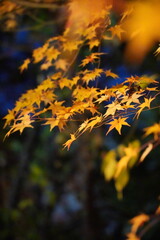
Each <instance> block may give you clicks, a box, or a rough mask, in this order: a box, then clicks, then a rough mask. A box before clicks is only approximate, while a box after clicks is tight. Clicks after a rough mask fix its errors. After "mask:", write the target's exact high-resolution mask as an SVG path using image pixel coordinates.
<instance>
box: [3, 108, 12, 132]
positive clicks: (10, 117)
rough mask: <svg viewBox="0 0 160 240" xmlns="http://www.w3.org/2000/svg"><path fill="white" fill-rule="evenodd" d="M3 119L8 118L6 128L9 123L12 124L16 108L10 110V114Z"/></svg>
mask: <svg viewBox="0 0 160 240" xmlns="http://www.w3.org/2000/svg"><path fill="white" fill-rule="evenodd" d="M3 119H5V120H6V121H5V124H4V128H5V127H6V126H7V125H10V123H11V122H12V121H13V120H14V119H15V112H14V109H12V110H8V114H7V115H6V116H5V117H4V118H3Z"/></svg>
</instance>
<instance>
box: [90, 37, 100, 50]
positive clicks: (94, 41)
mask: <svg viewBox="0 0 160 240" xmlns="http://www.w3.org/2000/svg"><path fill="white" fill-rule="evenodd" d="M88 45H89V49H90V50H92V48H94V47H98V46H99V45H100V40H99V39H97V38H95V39H91V40H90V41H89V42H88Z"/></svg>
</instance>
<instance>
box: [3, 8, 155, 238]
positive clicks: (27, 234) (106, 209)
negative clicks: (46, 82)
mask: <svg viewBox="0 0 160 240" xmlns="http://www.w3.org/2000/svg"><path fill="white" fill-rule="evenodd" d="M6 19H8V18H6ZM6 19H5V18H1V28H0V84H1V88H0V114H1V122H0V125H1V135H0V138H1V145H0V228H1V229H0V239H1V240H24V239H25V240H53V239H56V240H75V239H77V240H106V239H107V240H117V239H119V240H123V239H125V234H126V233H127V231H128V230H129V224H128V221H129V219H130V218H132V217H134V216H135V215H137V214H139V213H141V212H146V213H148V214H152V213H153V212H154V211H155V209H156V208H157V207H158V205H159V200H160V199H159V197H160V195H159V192H160V188H159V183H160V161H159V160H160V149H159V148H157V149H155V150H153V151H152V153H151V154H150V156H148V157H147V159H146V160H145V161H144V163H142V164H140V165H139V166H136V167H134V168H133V169H132V170H131V173H130V174H131V177H130V181H129V183H128V185H127V186H126V188H125V189H124V193H123V199H121V200H120V199H118V198H117V192H116V190H115V187H114V183H113V182H112V181H111V182H106V180H105V178H104V176H103V173H102V170H101V165H102V160H103V156H104V154H105V153H106V152H107V151H108V150H110V149H114V148H116V147H117V146H118V145H119V144H123V143H126V135H127V134H128V135H130V139H131V140H134V139H140V136H141V135H142V134H143V132H142V128H143V127H146V126H149V125H151V124H152V123H154V122H158V121H159V119H160V111H159V110H152V114H151V112H150V111H147V112H144V113H142V115H141V117H140V119H139V120H138V121H136V122H135V123H134V124H133V128H132V132H127V131H126V130H124V132H123V133H124V134H123V136H119V135H118V134H116V133H115V132H113V133H112V134H110V135H109V136H107V137H106V136H105V132H106V130H105V129H104V128H103V127H101V128H99V129H96V130H94V131H92V132H91V133H86V134H84V136H82V137H80V139H79V140H78V141H77V142H76V143H75V144H73V146H72V147H71V149H70V151H68V152H67V151H66V150H63V149H62V144H63V143H64V142H65V141H66V140H67V137H68V134H67V133H66V132H64V133H59V132H58V130H54V131H52V132H50V131H49V128H48V127H43V126H38V125H37V126H35V128H34V129H25V130H24V133H23V134H22V135H20V134H19V133H14V134H13V135H11V136H10V137H9V138H8V139H6V140H5V141H3V138H4V135H5V133H6V131H7V130H6V129H3V124H4V120H3V119H2V118H3V117H4V116H5V114H6V113H7V110H8V109H11V108H12V107H13V106H14V103H15V101H16V100H17V99H18V98H19V97H20V95H21V94H22V93H24V92H25V91H26V90H28V89H31V88H34V87H36V86H37V84H38V83H39V82H41V81H42V80H43V79H45V78H46V76H47V74H48V73H47V72H46V71H40V70H39V67H38V66H37V65H32V66H29V69H28V70H27V71H24V73H23V74H20V72H19V66H20V65H21V64H22V62H23V60H25V59H26V58H28V57H31V54H32V50H33V49H35V48H37V47H39V46H41V45H42V44H43V43H44V42H45V40H47V39H48V38H49V37H52V36H53V35H58V34H61V33H62V32H63V30H64V26H65V20H66V14H65V9H63V8H61V10H58V11H53V10H49V9H34V10H33V9H28V10H27V11H26V12H25V14H22V15H18V16H16V20H15V25H14V24H13V23H12V24H8V23H7V22H6ZM112 20H113V22H116V20H117V17H116V16H115V15H114V14H113V16H112ZM7 24H8V25H7ZM156 47H157V46H155V47H154V49H151V51H150V53H148V55H147V57H146V58H145V59H144V61H143V63H141V65H139V66H133V65H131V64H128V63H127V62H124V58H123V52H124V48H125V43H123V44H122V43H119V42H113V43H111V44H108V45H103V46H102V48H103V49H102V51H106V52H108V53H109V54H108V55H107V57H106V59H104V61H102V65H103V67H105V64H106V62H107V67H106V68H108V69H109V68H112V70H113V72H115V73H116V74H118V75H120V76H121V79H120V81H123V80H124V79H125V78H126V77H129V76H130V75H135V74H136V75H138V74H155V73H159V69H160V68H159V67H160V61H159V60H158V58H155V57H154V56H153V52H154V50H155V49H156ZM109 81H110V84H113V83H114V82H113V81H115V80H111V79H109ZM116 81H117V80H116ZM100 84H102V85H103V86H104V83H103V81H102V83H100ZM68 131H69V130H68ZM129 131H131V130H129ZM159 227H160V224H157V225H155V226H154V227H153V228H151V229H150V231H148V232H147V234H146V235H145V236H144V237H143V239H146V240H147V239H148V240H149V239H150V240H151V239H154V240H159V239H160V231H159Z"/></svg>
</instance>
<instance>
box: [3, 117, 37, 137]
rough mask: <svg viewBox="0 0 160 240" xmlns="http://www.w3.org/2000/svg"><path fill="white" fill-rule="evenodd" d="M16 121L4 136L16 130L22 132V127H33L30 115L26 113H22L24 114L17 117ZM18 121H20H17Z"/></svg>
mask: <svg viewBox="0 0 160 240" xmlns="http://www.w3.org/2000/svg"><path fill="white" fill-rule="evenodd" d="M17 121H18V123H17V122H14V124H13V126H12V127H11V129H10V131H9V132H8V133H7V134H6V136H9V135H10V134H11V133H14V132H16V131H20V134H21V133H22V132H23V130H24V128H28V127H29V128H33V126H32V125H31V122H33V120H31V119H30V116H29V115H28V114H24V116H22V117H20V118H18V119H17ZM19 121H20V122H19Z"/></svg>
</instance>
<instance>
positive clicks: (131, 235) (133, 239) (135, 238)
mask: <svg viewBox="0 0 160 240" xmlns="http://www.w3.org/2000/svg"><path fill="white" fill-rule="evenodd" d="M126 240H140V238H139V237H138V236H137V235H136V234H135V233H132V232H131V233H128V234H127V239H126Z"/></svg>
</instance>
